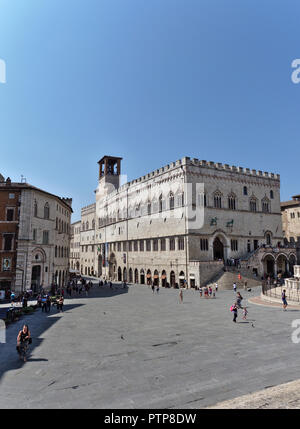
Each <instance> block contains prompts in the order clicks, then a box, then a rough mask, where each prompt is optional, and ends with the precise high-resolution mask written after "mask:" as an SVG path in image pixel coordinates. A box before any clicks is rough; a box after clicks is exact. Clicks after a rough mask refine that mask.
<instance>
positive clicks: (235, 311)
mask: <svg viewBox="0 0 300 429" xmlns="http://www.w3.org/2000/svg"><path fill="white" fill-rule="evenodd" d="M230 310H231V311H232V313H233V322H234V323H236V319H237V317H238V310H237V306H236V304H233V305H232V306H231V308H230Z"/></svg>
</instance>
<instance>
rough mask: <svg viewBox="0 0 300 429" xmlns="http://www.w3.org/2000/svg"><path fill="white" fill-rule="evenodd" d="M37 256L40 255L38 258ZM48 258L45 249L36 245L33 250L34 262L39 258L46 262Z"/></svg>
mask: <svg viewBox="0 0 300 429" xmlns="http://www.w3.org/2000/svg"><path fill="white" fill-rule="evenodd" d="M36 256H39V257H38V258H36ZM46 259H47V256H46V253H45V251H44V249H42V248H41V247H35V248H34V249H33V251H32V262H33V263H35V262H36V261H37V260H38V261H40V262H42V263H45V262H46Z"/></svg>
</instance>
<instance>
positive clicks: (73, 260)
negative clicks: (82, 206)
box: [70, 220, 81, 273]
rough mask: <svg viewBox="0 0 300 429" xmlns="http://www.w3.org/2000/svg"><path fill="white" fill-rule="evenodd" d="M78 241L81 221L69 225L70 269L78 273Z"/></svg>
mask: <svg viewBox="0 0 300 429" xmlns="http://www.w3.org/2000/svg"><path fill="white" fill-rule="evenodd" d="M80 239H81V221H80V220H79V221H77V222H73V223H72V224H71V236H70V268H71V270H73V271H77V273H80Z"/></svg>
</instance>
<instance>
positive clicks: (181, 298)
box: [179, 289, 183, 304]
mask: <svg viewBox="0 0 300 429" xmlns="http://www.w3.org/2000/svg"><path fill="white" fill-rule="evenodd" d="M179 302H180V304H181V303H182V302H183V290H182V289H180V291H179Z"/></svg>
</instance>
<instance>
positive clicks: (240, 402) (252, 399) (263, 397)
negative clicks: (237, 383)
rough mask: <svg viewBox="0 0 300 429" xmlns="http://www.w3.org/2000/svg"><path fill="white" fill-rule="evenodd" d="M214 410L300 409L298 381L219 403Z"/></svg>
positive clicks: (299, 385)
mask: <svg viewBox="0 0 300 429" xmlns="http://www.w3.org/2000/svg"><path fill="white" fill-rule="evenodd" d="M207 408H214V409H258V408H260V409H279V408H285V409H287V408H294V409H295V408H297V409H298V408H300V380H296V381H292V382H290V383H285V384H280V385H279V386H275V387H270V388H268V389H265V390H260V391H259V392H255V393H252V394H250V395H244V396H240V397H238V398H235V399H231V400H230V401H224V402H220V403H218V404H216V405H214V406H212V407H207Z"/></svg>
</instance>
